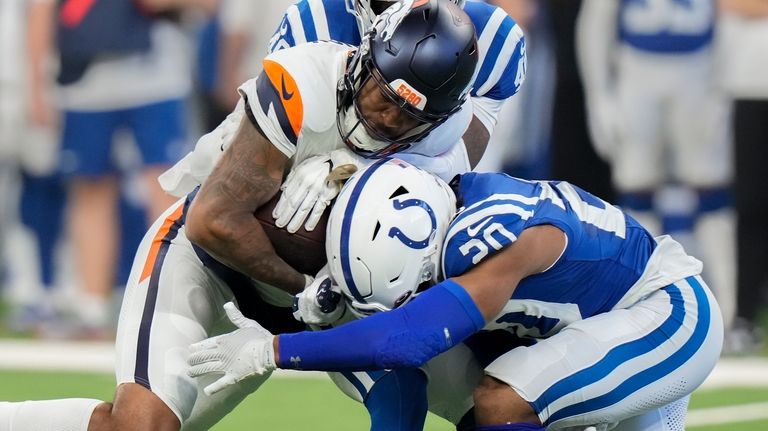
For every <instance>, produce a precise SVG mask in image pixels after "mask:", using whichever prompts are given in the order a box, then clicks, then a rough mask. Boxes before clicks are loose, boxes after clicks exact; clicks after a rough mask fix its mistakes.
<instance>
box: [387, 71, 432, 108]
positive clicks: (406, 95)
mask: <svg viewBox="0 0 768 431" xmlns="http://www.w3.org/2000/svg"><path fill="white" fill-rule="evenodd" d="M389 86H390V87H392V89H394V90H395V93H397V95H398V96H400V97H402V98H403V100H405V101H406V102H407V103H408V104H410V105H412V106H415V107H416V108H418V109H421V110H424V107H425V106H427V96H425V95H423V94H421V93H419V91H418V90H416V89H415V88H413V86H412V85H410V84H408V83H407V82H405V80H404V79H400V78H398V79H395V80H394V81H392V82H390V83H389Z"/></svg>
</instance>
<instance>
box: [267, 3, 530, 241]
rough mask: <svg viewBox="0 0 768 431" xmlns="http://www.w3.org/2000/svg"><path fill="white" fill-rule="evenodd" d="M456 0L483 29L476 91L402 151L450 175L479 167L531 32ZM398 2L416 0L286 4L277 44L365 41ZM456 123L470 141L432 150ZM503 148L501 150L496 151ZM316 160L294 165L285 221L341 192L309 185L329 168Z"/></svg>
mask: <svg viewBox="0 0 768 431" xmlns="http://www.w3.org/2000/svg"><path fill="white" fill-rule="evenodd" d="M451 1H454V2H455V3H457V4H458V5H459V6H461V7H462V8H463V9H464V12H466V13H467V15H468V16H469V18H470V20H471V21H472V24H473V25H474V26H475V31H476V34H477V41H478V53H479V59H478V66H477V70H476V72H475V73H476V75H475V76H474V79H473V82H472V85H471V87H472V88H471V90H470V96H471V97H470V99H469V101H468V102H467V103H466V104H465V106H464V108H463V109H462V111H461V112H459V113H458V114H457V115H454V117H453V118H451V119H449V120H448V121H446V122H445V123H444V124H443V125H441V126H440V127H439V128H438V129H437V130H435V131H434V132H432V134H431V135H430V136H427V137H426V138H425V139H423V140H422V141H420V142H419V150H415V149H414V150H415V151H413V152H412V153H411V154H408V155H405V156H402V159H403V160H406V161H408V162H410V163H414V164H416V165H419V166H422V167H425V168H426V169H428V170H429V171H430V172H433V173H437V174H438V175H441V176H442V177H443V178H445V179H446V180H450V178H452V177H453V175H454V174H455V172H466V171H470V170H472V169H473V168H474V167H475V166H477V164H478V163H479V162H480V159H481V158H482V156H483V154H484V153H485V150H486V147H487V146H488V142H489V138H490V136H491V134H492V133H493V130H494V128H495V126H496V123H497V121H498V115H499V112H500V111H501V108H502V106H503V104H504V102H505V101H506V100H507V99H508V98H510V97H512V96H513V95H514V94H516V93H517V92H518V90H519V89H520V86H521V84H522V83H523V81H524V80H525V72H526V46H525V38H524V36H523V31H522V29H521V28H520V26H519V25H518V24H517V23H516V22H515V20H514V19H512V17H510V16H509V15H507V14H506V13H505V12H504V10H503V9H501V8H499V7H497V6H493V5H490V4H487V3H485V2H481V1H467V2H465V1H464V0H451ZM398 3H400V4H401V5H402V6H403V7H405V8H407V7H409V5H410V4H411V3H414V1H413V0H403V1H382V0H301V1H299V2H298V3H296V4H294V5H292V6H291V7H289V8H288V10H287V11H286V13H285V16H284V17H283V20H282V21H281V23H280V25H279V27H278V29H277V31H276V32H275V34H274V36H273V37H272V40H271V42H270V46H269V49H270V51H277V50H280V49H283V48H287V47H291V46H296V45H300V44H303V43H306V42H313V41H318V40H335V41H339V42H343V43H347V44H350V45H355V46H357V45H359V44H360V40H361V35H363V34H365V33H366V32H367V31H369V30H370V28H371V23H372V22H373V20H374V19H375V18H376V16H377V15H378V14H380V13H381V12H382V11H383V10H385V9H386V8H387V7H389V6H392V5H394V4H398ZM415 3H419V2H418V1H416V2H415ZM456 128H459V129H461V132H463V144H464V145H459V146H457V147H455V148H453V149H452V153H451V154H450V155H449V156H448V157H444V158H435V157H431V156H427V157H425V155H428V154H429V152H430V151H432V150H431V149H432V148H439V147H444V145H445V135H444V134H445V133H450V131H451V130H452V129H456ZM453 135H454V134H453V133H451V136H453ZM498 153H500V151H499V152H495V154H498ZM316 166H317V164H316V163H315V164H312V163H310V162H306V163H305V164H304V165H297V166H296V167H295V168H294V170H293V172H292V173H291V175H292V177H294V178H292V179H293V181H288V182H286V193H284V195H283V196H285V198H284V199H282V200H281V202H280V205H278V207H277V208H276V210H275V213H274V216H275V219H276V223H277V225H278V226H280V227H283V226H287V228H288V230H289V231H296V230H297V229H298V227H299V226H301V225H302V224H303V223H304V220H305V219H307V218H308V215H309V214H310V211H311V210H313V211H311V212H312V214H319V213H321V212H322V209H324V208H325V206H326V205H327V204H328V202H330V200H331V199H333V197H334V196H335V195H333V194H325V195H323V196H320V195H318V194H314V193H309V194H307V193H306V192H302V190H303V189H306V188H307V187H306V185H307V184H313V183H322V182H323V181H324V180H325V176H326V175H327V173H328V172H327V170H326V171H323V170H322V169H320V170H318V169H317V168H316ZM443 173H445V175H443ZM296 177H298V178H296ZM305 195H306V197H305V198H304V199H303V200H295V201H293V202H291V201H289V200H288V197H294V199H295V197H296V196H305ZM315 218H316V217H315ZM310 220H313V217H309V218H308V219H307V229H311V228H313V227H314V223H313V222H312V221H310Z"/></svg>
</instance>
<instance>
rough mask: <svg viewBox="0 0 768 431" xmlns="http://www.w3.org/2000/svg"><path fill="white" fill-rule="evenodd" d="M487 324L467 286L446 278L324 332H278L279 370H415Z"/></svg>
mask: <svg viewBox="0 0 768 431" xmlns="http://www.w3.org/2000/svg"><path fill="white" fill-rule="evenodd" d="M483 326H485V320H484V319H483V316H482V314H481V313H480V310H478V308H477V305H475V303H474V301H472V298H471V297H470V296H469V294H468V293H467V291H466V290H464V288H463V287H461V286H460V285H459V284H457V283H456V282H454V281H452V280H446V281H444V282H442V283H440V284H438V285H436V286H434V287H432V288H431V289H429V290H427V291H426V292H424V293H422V294H421V295H419V296H418V297H417V298H416V299H414V300H413V301H412V302H410V303H408V304H406V305H405V306H403V307H401V308H397V309H395V310H392V311H389V312H386V313H379V314H376V315H373V316H371V317H366V318H365V319H361V320H357V321H354V322H350V323H348V324H346V325H343V326H340V327H338V328H333V329H330V330H328V331H322V332H310V331H306V332H300V333H297V334H283V335H280V336H279V340H278V345H279V347H278V348H279V353H280V355H279V356H280V363H279V364H278V366H279V367H280V368H294V369H302V370H319V371H367V370H381V369H387V368H416V367H419V366H421V365H422V364H423V363H425V362H426V361H428V360H429V359H431V358H433V357H435V356H437V355H439V354H440V353H442V352H444V351H446V350H448V349H450V348H451V347H453V346H454V345H455V344H457V343H460V342H462V341H463V340H464V339H465V338H467V337H469V336H470V335H472V334H473V333H475V332H477V331H479V330H480V329H482V327H483Z"/></svg>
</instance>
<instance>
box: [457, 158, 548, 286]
mask: <svg viewBox="0 0 768 431" xmlns="http://www.w3.org/2000/svg"><path fill="white" fill-rule="evenodd" d="M459 181H460V183H459V193H458V194H459V196H465V195H466V193H470V194H472V193H478V192H479V193H483V190H492V186H493V184H492V182H493V181H494V177H493V176H490V175H478V174H476V173H469V174H466V175H463V176H461V177H460V180H459ZM462 190H468V192H466V193H462ZM470 202H472V203H471V204H469V206H467V207H466V208H464V209H463V210H462V211H461V212H460V213H459V214H458V215H457V216H456V218H455V219H454V220H453V222H451V225H450V226H449V228H448V234H447V236H446V241H445V244H444V246H443V247H444V252H443V273H444V274H445V277H446V278H448V277H454V276H457V275H461V274H463V273H464V272H466V271H467V270H469V269H470V268H472V267H473V266H475V265H477V264H478V263H480V262H481V261H482V260H484V259H485V258H486V257H488V256H491V255H493V254H494V253H496V252H497V251H499V250H501V249H503V248H505V247H507V246H509V245H511V244H512V243H514V242H515V241H517V238H518V236H519V235H520V234H521V233H522V232H523V230H524V229H525V228H526V227H528V221H529V220H530V219H531V218H532V217H533V216H534V209H535V208H536V203H537V202H538V198H534V197H530V196H529V195H528V194H527V193H490V192H489V193H488V194H487V196H484V197H482V198H477V199H474V198H472V199H470Z"/></svg>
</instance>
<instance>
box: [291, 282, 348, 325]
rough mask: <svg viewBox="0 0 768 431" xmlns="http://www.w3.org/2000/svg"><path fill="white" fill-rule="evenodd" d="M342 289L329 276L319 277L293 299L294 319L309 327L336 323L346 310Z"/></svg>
mask: <svg viewBox="0 0 768 431" xmlns="http://www.w3.org/2000/svg"><path fill="white" fill-rule="evenodd" d="M346 307H347V302H346V301H343V300H342V294H341V289H339V287H338V286H336V285H335V284H333V281H332V280H331V277H330V276H329V275H319V276H318V277H317V278H315V280H314V281H313V282H312V283H311V284H310V285H309V286H307V287H306V288H304V290H303V291H302V292H301V293H299V294H297V295H296V296H294V297H293V317H294V318H295V319H296V320H298V321H299V322H304V323H306V324H308V325H317V326H328V325H331V324H333V323H336V322H337V321H338V320H339V319H340V318H341V316H342V315H344V311H345V310H346Z"/></svg>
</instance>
